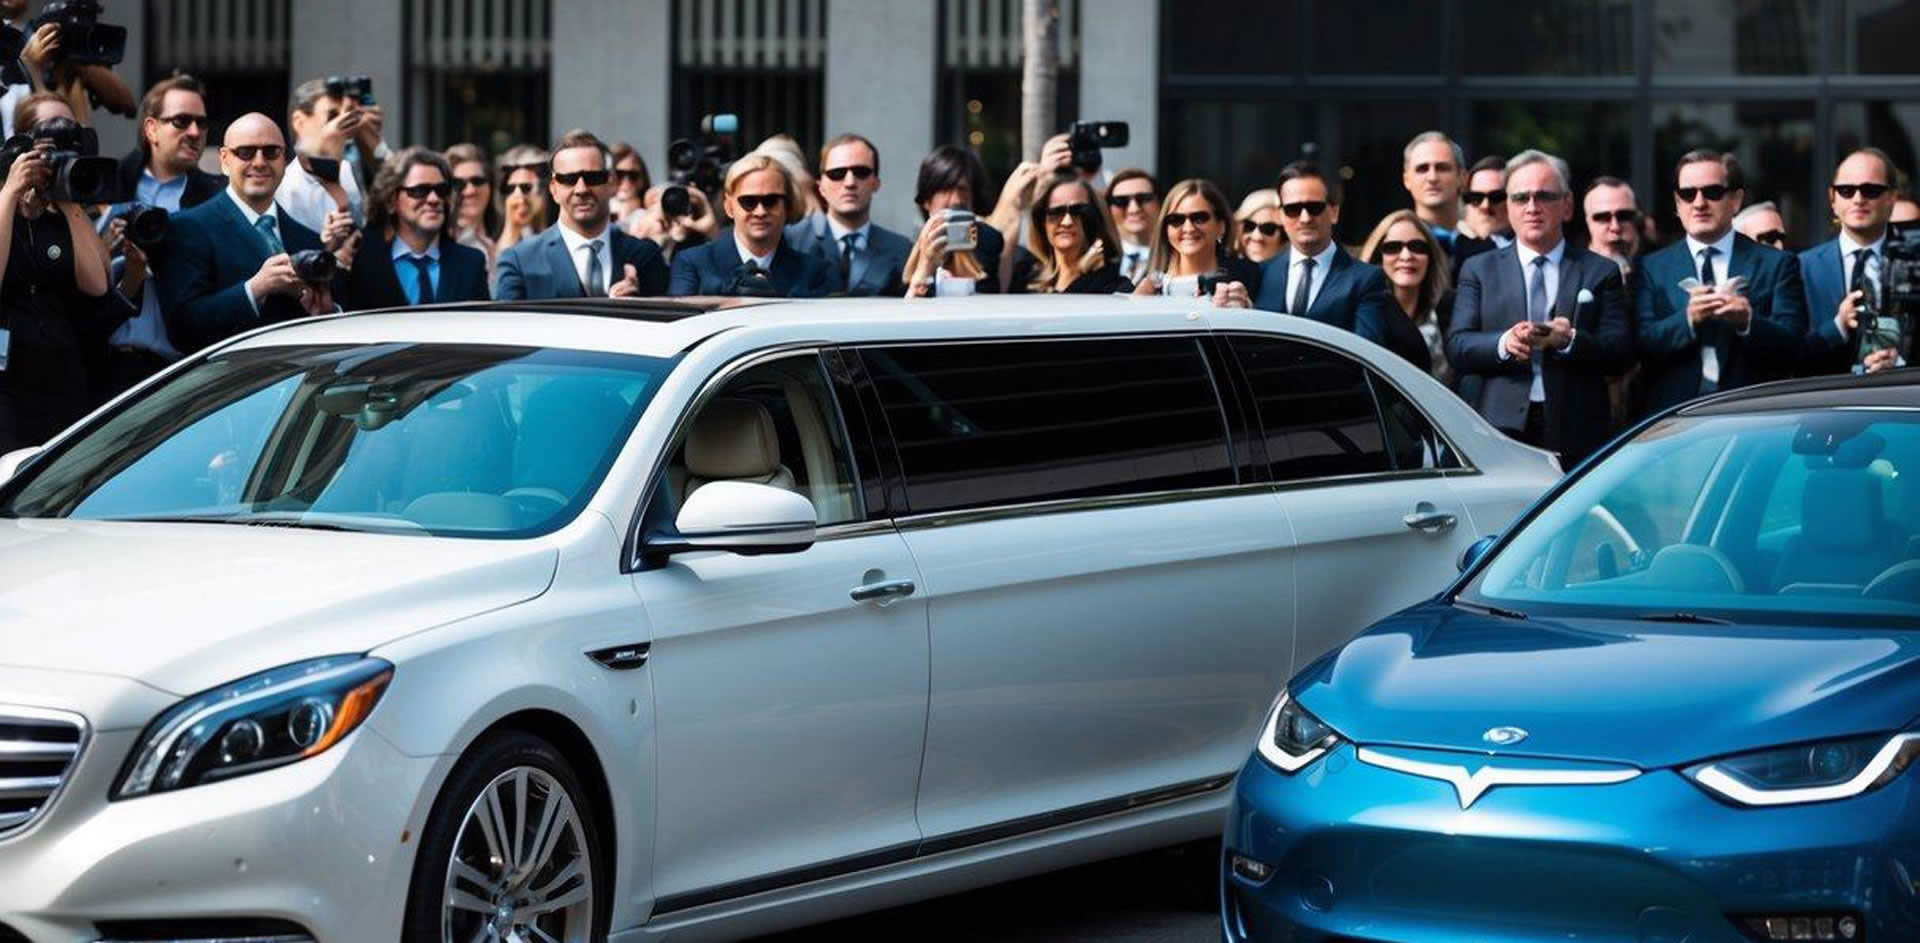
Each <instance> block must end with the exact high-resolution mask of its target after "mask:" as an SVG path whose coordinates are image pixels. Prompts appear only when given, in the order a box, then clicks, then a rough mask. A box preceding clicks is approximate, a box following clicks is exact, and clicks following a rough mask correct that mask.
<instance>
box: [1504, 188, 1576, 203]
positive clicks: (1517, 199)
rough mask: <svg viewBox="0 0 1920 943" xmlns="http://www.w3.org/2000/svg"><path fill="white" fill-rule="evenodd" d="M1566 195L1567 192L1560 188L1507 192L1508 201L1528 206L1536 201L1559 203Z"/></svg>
mask: <svg viewBox="0 0 1920 943" xmlns="http://www.w3.org/2000/svg"><path fill="white" fill-rule="evenodd" d="M1566 196H1567V195H1566V194H1564V193H1561V192H1560V191H1558V190H1521V191H1518V192H1515V193H1509V194H1507V201H1508V202H1509V203H1518V204H1520V205H1521V206H1526V205H1527V204H1529V203H1534V202H1539V203H1543V204H1544V203H1558V202H1560V201H1561V200H1563V199H1565V198H1566Z"/></svg>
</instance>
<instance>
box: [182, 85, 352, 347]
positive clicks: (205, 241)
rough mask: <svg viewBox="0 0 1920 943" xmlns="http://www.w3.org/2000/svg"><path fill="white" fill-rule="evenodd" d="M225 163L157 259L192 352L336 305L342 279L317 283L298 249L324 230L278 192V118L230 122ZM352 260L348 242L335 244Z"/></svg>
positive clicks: (313, 245) (283, 147)
mask: <svg viewBox="0 0 1920 943" xmlns="http://www.w3.org/2000/svg"><path fill="white" fill-rule="evenodd" d="M220 167H221V169H223V170H225V171H226V172H227V181H228V186H227V189H226V191H225V193H224V194H222V195H221V196H220V197H216V198H214V199H211V200H208V201H207V202H205V203H202V204H200V205H199V206H196V207H194V208H193V209H190V210H188V211H186V212H184V213H181V214H180V215H179V216H175V217H173V218H172V220H171V223H172V229H171V231H170V232H169V233H168V235H167V243H166V245H167V250H166V256H165V258H164V259H163V260H162V261H161V262H160V263H159V265H158V266H157V269H156V272H155V274H156V275H157V276H158V277H159V289H160V310H161V311H162V312H164V313H165V315H166V324H167V336H168V337H169V338H171V339H172V341H173V344H174V346H176V347H178V348H179V349H180V351H181V352H182V353H192V352H194V351H196V350H199V349H200V348H202V347H205V346H207V345H208V344H212V343H215V342H217V341H221V340H225V339H226V338H228V337H232V336H233V335H235V334H238V333H240V332H242V331H246V330H251V329H253V328H255V327H258V326H260V325H261V324H267V323H271V322H274V321H286V320H291V319H293V318H300V317H306V316H308V315H314V314H325V313H327V312H330V311H335V310H338V307H337V306H336V305H335V304H334V302H333V299H334V297H335V296H336V295H339V294H344V292H342V291H340V289H341V288H342V280H341V279H339V278H336V279H334V280H333V281H332V282H331V283H329V284H320V285H310V284H308V283H306V282H304V281H302V280H301V279H300V277H299V275H298V274H297V273H296V272H295V271H294V267H293V260H292V254H293V253H296V252H300V251H302V250H305V249H319V248H320V247H321V245H320V235H319V234H318V233H316V232H314V231H313V230H311V229H308V228H307V227H305V226H302V225H300V224H299V223H298V222H295V221H294V220H293V219H292V218H291V217H289V216H288V215H287V213H286V212H285V211H284V209H283V208H282V207H280V206H279V204H277V203H276V202H275V201H274V191H275V190H276V189H278V187H279V186H280V178H281V175H282V174H284V173H285V172H286V168H287V141H286V138H285V137H284V136H282V135H281V133H280V126H279V125H278V124H275V123H274V120H273V119H272V118H269V117H267V116H266V115H263V114H259V113H258V112H255V113H253V114H249V115H244V116H242V117H240V118H239V119H237V120H235V121H234V122H233V123H232V124H230V125H228V126H227V134H226V140H225V143H224V144H222V145H221V147H220ZM335 257H336V260H337V261H338V262H339V263H340V265H341V267H342V268H348V267H351V265H352V263H353V256H352V253H351V250H350V249H347V248H342V249H340V250H339V251H338V252H336V253H335Z"/></svg>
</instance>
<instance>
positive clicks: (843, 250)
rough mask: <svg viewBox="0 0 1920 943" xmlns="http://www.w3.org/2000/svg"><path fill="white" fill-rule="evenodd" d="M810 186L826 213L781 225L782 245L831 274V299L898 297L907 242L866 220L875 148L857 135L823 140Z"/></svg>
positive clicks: (876, 164) (876, 168)
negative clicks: (810, 258)
mask: <svg viewBox="0 0 1920 943" xmlns="http://www.w3.org/2000/svg"><path fill="white" fill-rule="evenodd" d="M815 187H816V188H817V189H818V190H819V191H820V200H821V202H822V203H824V204H826V207H827V211H826V212H824V213H816V214H814V215H812V216H808V217H805V218H803V219H800V220H798V221H797V222H793V223H789V224H787V231H786V243H787V245H790V246H792V247H793V249H794V251H796V252H800V253H803V254H806V255H812V256H814V257H816V258H818V259H819V260H820V261H821V262H824V263H826V265H827V267H828V268H829V269H831V270H832V271H833V273H834V285H833V293H834V294H836V295H855V296H859V297H871V296H874V295H885V296H887V297H890V298H892V297H898V296H899V295H902V294H904V293H905V292H906V290H907V286H906V283H905V282H903V281H902V280H901V275H900V273H901V272H902V271H904V270H905V269H906V267H907V256H908V255H909V254H910V253H912V252H913V242H912V240H910V239H908V238H907V237H906V236H903V235H901V234H899V233H897V232H894V231H893V230H891V229H887V228H885V227H882V226H877V225H875V224H874V222H873V219H872V212H873V195H874V194H875V193H877V192H879V190H880V149H879V148H877V147H874V146H873V142H872V141H869V140H867V139H866V138H863V137H861V136H860V135H858V134H842V135H840V136H839V137H837V138H834V139H833V140H831V141H828V142H827V144H826V146H825V147H822V148H821V149H820V179H819V181H818V182H817V183H816V184H815Z"/></svg>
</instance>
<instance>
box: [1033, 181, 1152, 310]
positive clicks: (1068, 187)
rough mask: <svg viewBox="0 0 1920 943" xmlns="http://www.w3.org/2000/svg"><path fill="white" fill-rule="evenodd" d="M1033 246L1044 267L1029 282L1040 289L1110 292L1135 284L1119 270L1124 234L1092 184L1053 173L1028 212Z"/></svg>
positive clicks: (1094, 293)
mask: <svg viewBox="0 0 1920 943" xmlns="http://www.w3.org/2000/svg"><path fill="white" fill-rule="evenodd" d="M1028 215H1029V217H1030V218H1029V220H1028V222H1029V224H1030V228H1029V229H1028V230H1027V232H1028V236H1027V239H1028V242H1027V245H1028V248H1029V249H1030V250H1031V251H1032V252H1033V255H1034V258H1036V259H1038V260H1039V267H1040V270H1039V272H1038V273H1037V274H1036V275H1035V276H1034V277H1033V279H1032V280H1031V281H1029V282H1028V283H1027V285H1026V289H1027V290H1028V291H1031V292H1034V293H1037V294H1062V295H1066V294H1071V295H1110V294H1114V293H1116V292H1124V291H1127V290H1128V289H1129V288H1131V287H1133V286H1132V283H1131V282H1129V281H1127V278H1126V276H1124V275H1122V274H1120V237H1119V236H1118V235H1117V234H1115V233H1114V230H1113V217H1111V216H1109V215H1107V208H1106V207H1105V206H1103V205H1101V201H1100V195H1099V194H1097V193H1095V192H1094V191H1093V187H1092V185H1090V184H1088V183H1087V182H1086V181H1084V180H1081V179H1080V178H1078V177H1054V178H1051V179H1050V180H1048V181H1047V182H1046V184H1045V185H1044V186H1042V187H1041V189H1040V191H1039V193H1038V194H1036V195H1035V197H1034V200H1033V208H1032V209H1031V210H1029V211H1028Z"/></svg>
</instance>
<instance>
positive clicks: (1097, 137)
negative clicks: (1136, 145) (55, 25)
mask: <svg viewBox="0 0 1920 943" xmlns="http://www.w3.org/2000/svg"><path fill="white" fill-rule="evenodd" d="M1130 137H1132V135H1131V134H1130V133H1129V131H1128V129H1127V123H1126V122H1125V121H1075V122H1074V123H1073V128H1072V129H1071V130H1069V131H1068V132H1067V146H1068V147H1069V148H1072V149H1073V166H1075V167H1078V168H1080V169H1081V170H1085V171H1095V170H1099V169H1100V149H1101V148H1106V147H1126V146H1127V140H1128V139H1129V138H1130Z"/></svg>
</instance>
